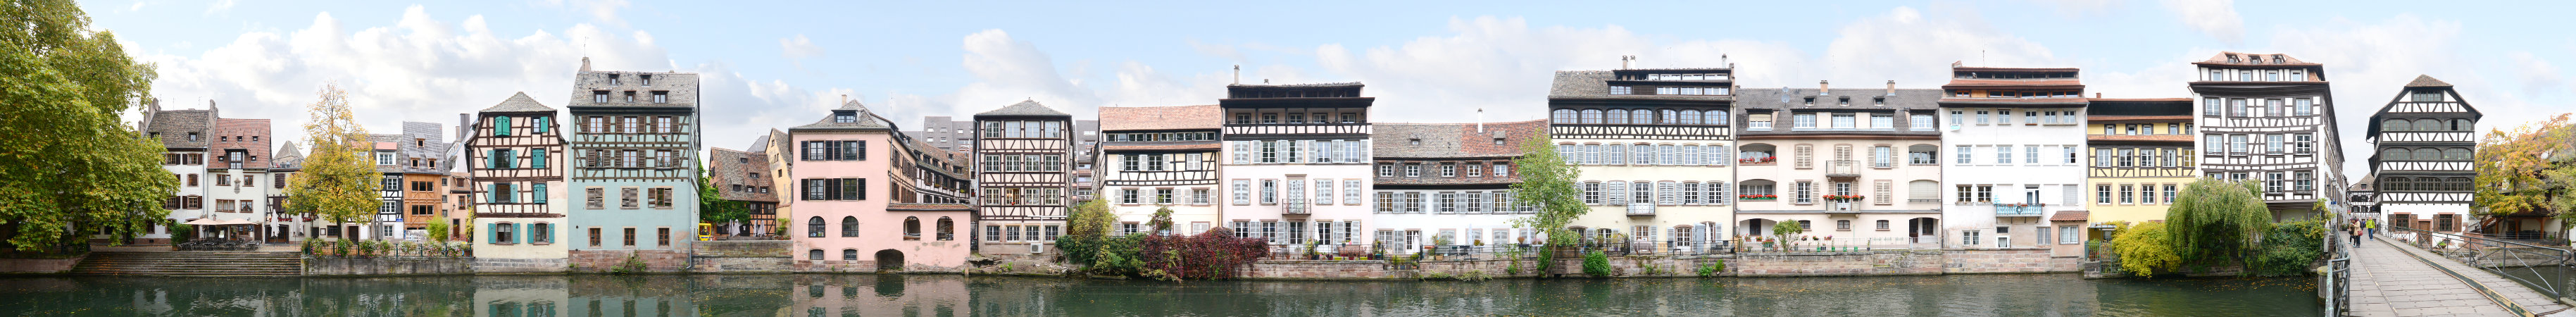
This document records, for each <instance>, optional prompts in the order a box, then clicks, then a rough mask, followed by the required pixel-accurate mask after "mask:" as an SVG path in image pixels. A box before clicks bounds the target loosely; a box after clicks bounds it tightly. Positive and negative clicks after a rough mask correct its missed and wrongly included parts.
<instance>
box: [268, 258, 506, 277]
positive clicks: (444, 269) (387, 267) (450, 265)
mask: <svg viewBox="0 0 2576 317" xmlns="http://www.w3.org/2000/svg"><path fill="white" fill-rule="evenodd" d="M474 262H475V259H473V258H432V257H393V256H379V257H337V256H306V257H304V275H309V276H326V275H432V274H474Z"/></svg>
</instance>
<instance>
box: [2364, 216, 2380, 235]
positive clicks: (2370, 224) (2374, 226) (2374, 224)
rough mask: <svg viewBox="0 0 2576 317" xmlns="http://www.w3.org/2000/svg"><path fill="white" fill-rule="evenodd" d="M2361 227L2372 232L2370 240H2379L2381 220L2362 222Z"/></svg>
mask: <svg viewBox="0 0 2576 317" xmlns="http://www.w3.org/2000/svg"><path fill="white" fill-rule="evenodd" d="M2361 227H2362V228H2363V229H2368V230H2370V239H2371V240H2379V219H2369V220H2362V221H2361Z"/></svg>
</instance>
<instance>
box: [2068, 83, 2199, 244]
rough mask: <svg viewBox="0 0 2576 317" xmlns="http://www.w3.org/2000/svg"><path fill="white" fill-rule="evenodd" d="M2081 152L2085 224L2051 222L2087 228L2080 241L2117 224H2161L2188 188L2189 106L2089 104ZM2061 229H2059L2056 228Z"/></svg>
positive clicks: (2170, 101) (2167, 102) (2175, 101)
mask: <svg viewBox="0 0 2576 317" xmlns="http://www.w3.org/2000/svg"><path fill="white" fill-rule="evenodd" d="M2091 103H2092V104H2091V106H2090V108H2091V109H2092V110H2093V113H2092V114H2091V115H2090V116H2087V117H2086V118H2085V119H2086V121H2085V124H2086V125H2087V126H2086V128H2085V132H2084V133H2085V143H2086V144H2085V146H2086V147H2088V149H2086V150H2087V151H2086V152H2088V153H2091V154H2092V155H2091V156H2092V160H2091V161H2089V162H2088V164H2090V165H2088V166H2091V167H2092V168H2091V169H2090V173H2089V175H2088V176H2087V177H2086V179H2085V182H2086V183H2087V184H2086V186H2087V187H2089V188H2088V189H2089V190H2087V191H2086V192H2085V196H2086V197H2085V206H2087V207H2088V208H2087V209H2088V210H2089V211H2090V212H2089V213H2088V214H2087V217H2086V219H2064V218H2066V217H2058V218H2052V219H2050V220H2051V222H2054V224H2055V225H2058V226H2061V227H2064V226H2086V227H2089V228H2091V230H2085V233H2086V234H2085V239H2095V240H2098V239H2102V238H2104V237H2106V236H2108V235H2109V234H2110V230H2111V229H2112V228H2111V226H2110V225H2109V224H2110V223H2112V222H2116V221H2127V222H2130V223H2145V222H2149V221H2164V220H2165V207H2166V206H2169V205H2171V204H2172V203H2173V200H2174V194H2175V193H2179V192H2181V191H2182V186H2183V185H2184V184H2188V183H2191V181H2192V179H2193V177H2194V172H2193V171H2194V169H2195V168H2196V167H2197V165H2198V164H2194V163H2195V162H2194V161H2193V160H2192V158H2193V157H2195V156H2193V155H2194V154H2197V152H2196V151H2193V150H2194V149H2193V148H2192V133H2194V132H2196V131H2193V127H2192V124H2191V122H2192V121H2191V120H2192V117H2191V109H2192V104H2191V100H2190V99H2185V98H2162V99H2100V98H2096V99H2092V100H2091ZM2061 229H2063V228H2061Z"/></svg>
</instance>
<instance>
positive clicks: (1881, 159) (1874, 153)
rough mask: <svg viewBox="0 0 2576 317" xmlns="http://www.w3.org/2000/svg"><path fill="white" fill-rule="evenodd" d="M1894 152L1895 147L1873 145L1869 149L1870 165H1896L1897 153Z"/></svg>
mask: <svg viewBox="0 0 2576 317" xmlns="http://www.w3.org/2000/svg"><path fill="white" fill-rule="evenodd" d="M1894 152H1895V148H1891V147H1888V146H1885V145H1880V146H1876V147H1871V148H1870V149H1869V157H1870V166H1872V167H1877V168H1891V167H1896V157H1895V156H1896V155H1895V153H1894Z"/></svg>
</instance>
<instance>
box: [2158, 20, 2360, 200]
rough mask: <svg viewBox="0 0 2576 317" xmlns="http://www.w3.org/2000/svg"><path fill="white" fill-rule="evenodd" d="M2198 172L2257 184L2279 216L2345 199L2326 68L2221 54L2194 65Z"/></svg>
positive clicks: (2260, 56) (2274, 58)
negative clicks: (2198, 107) (2198, 155)
mask: <svg viewBox="0 0 2576 317" xmlns="http://www.w3.org/2000/svg"><path fill="white" fill-rule="evenodd" d="M2191 64H2192V65H2193V66H2194V68H2193V70H2194V75H2193V76H2192V77H2193V78H2194V79H2195V80H2194V81H2192V82H2191V83H2190V88H2191V94H2192V97H2193V99H2196V100H2198V101H2200V103H2201V104H2200V115H2199V119H2197V121H2198V123H2199V124H2198V127H2199V128H2200V139H2199V140H2198V141H2199V144H2198V145H2199V147H2200V148H2201V151H2200V156H2201V157H2200V172H2201V175H2202V176H2205V177H2209V178H2217V179H2226V180H2238V181H2258V182H2262V184H2263V197H2262V199H2263V200H2264V201H2265V202H2266V204H2267V205H2269V206H2270V207H2271V209H2272V213H2273V218H2274V219H2276V220H2285V219H2304V218H2305V217H2306V215H2308V214H2310V213H2311V212H2312V210H2313V208H2315V207H2316V206H2315V205H2316V204H2317V203H2318V202H2319V201H2335V200H2339V199H2341V198H2344V197H2343V185H2344V184H2345V183H2344V181H2343V176H2342V175H2343V150H2342V148H2341V147H2340V146H2338V144H2340V141H2337V139H2336V132H2335V131H2336V126H2335V112H2334V96H2333V95H2332V94H2330V93H2329V85H2328V83H2327V82H2326V75H2325V65H2324V64H2318V63H2310V62H2306V61H2300V60H2298V59H2295V58H2290V57H2289V56H2287V55H2283V54H2254V53H2239V52H2219V53H2218V55H2213V56H2211V57H2210V58H2209V59H2208V60H2203V61H2197V62H2192V63H2191Z"/></svg>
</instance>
